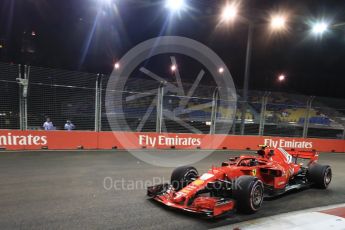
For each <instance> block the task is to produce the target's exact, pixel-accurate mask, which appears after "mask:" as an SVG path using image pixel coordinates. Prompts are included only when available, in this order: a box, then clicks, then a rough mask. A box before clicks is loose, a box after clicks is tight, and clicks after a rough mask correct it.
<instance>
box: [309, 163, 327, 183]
mask: <svg viewBox="0 0 345 230" xmlns="http://www.w3.org/2000/svg"><path fill="white" fill-rule="evenodd" d="M308 180H309V181H311V182H312V183H314V185H315V186H316V187H317V188H322V189H326V188H327V187H328V186H329V184H330V183H331V181H332V169H331V167H330V166H329V165H320V164H312V165H311V166H310V167H309V169H308Z"/></svg>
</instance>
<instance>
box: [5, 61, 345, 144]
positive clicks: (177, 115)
mask: <svg viewBox="0 0 345 230" xmlns="http://www.w3.org/2000/svg"><path fill="white" fill-rule="evenodd" d="M18 78H20V79H26V80H27V86H26V85H25V82H24V84H23V81H19V80H18ZM108 78H109V76H107V75H102V74H90V73H81V72H73V71H66V70H58V69H50V68H41V67H34V66H20V65H15V64H8V63H0V83H1V84H0V95H1V96H0V129H21V130H41V129H42V124H43V122H44V121H45V119H46V117H49V118H50V119H51V120H52V121H53V124H54V126H55V127H56V130H63V126H64V123H65V121H66V120H67V119H69V120H72V122H73V123H74V124H75V125H76V129H77V130H94V131H111V130H112V129H111V128H110V126H109V122H108V118H109V116H113V117H115V118H116V117H117V116H118V115H119V114H121V116H119V119H125V120H124V122H125V123H126V124H127V126H125V127H118V129H119V130H113V131H138V132H169V133H212V130H213V133H216V134H217V127H221V126H222V127H223V126H229V130H230V131H229V132H228V133H221V134H234V135H236V134H239V133H240V123H241V111H242V110H241V106H242V105H243V104H244V103H245V102H244V101H243V100H242V98H241V95H242V93H241V91H238V92H237V95H238V100H237V106H234V107H232V108H229V107H225V106H223V102H222V101H221V100H220V99H219V98H215V97H214V95H215V91H216V90H217V87H215V86H205V85H201V86H198V88H197V90H196V91H195V93H194V94H193V95H190V96H188V97H187V96H184V97H182V96H179V95H177V94H174V93H164V94H160V93H159V92H160V88H161V87H162V86H161V83H159V82H155V81H152V80H148V79H141V78H133V79H130V80H129V81H128V83H126V86H125V88H124V89H123V92H122V93H123V97H122V100H121V101H118V105H121V106H119V107H118V108H117V107H116V108H113V109H112V111H111V112H109V111H107V110H106V103H107V102H106V100H105V99H106V86H107V80H108ZM172 83H174V82H172ZM184 87H185V88H186V90H188V89H189V88H190V87H192V85H191V84H184ZM25 90H27V92H25ZM157 98H159V100H158V101H159V102H160V104H159V103H157ZM181 101H183V103H185V106H184V107H183V108H182V107H181V106H180V105H181ZM148 110H149V112H148ZM157 111H163V112H164V114H166V115H165V116H164V117H161V120H159V122H160V123H161V124H160V125H161V127H160V129H157V125H158V124H157V121H158V120H157V117H159V116H160V113H157ZM120 117H121V118H120ZM344 127H345V100H344V99H336V98H322V97H312V96H306V95H298V94H288V93H284V92H263V91H250V93H249V97H248V104H247V111H246V114H245V135H264V136H286V137H311V138H313V137H315V138H331V139H344V136H345V131H344V130H345V128H344Z"/></svg>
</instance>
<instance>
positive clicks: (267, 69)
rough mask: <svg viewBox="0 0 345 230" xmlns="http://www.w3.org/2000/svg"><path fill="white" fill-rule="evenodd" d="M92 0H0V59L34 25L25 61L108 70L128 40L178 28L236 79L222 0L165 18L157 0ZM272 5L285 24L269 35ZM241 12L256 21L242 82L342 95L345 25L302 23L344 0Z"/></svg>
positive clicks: (336, 16)
mask: <svg viewBox="0 0 345 230" xmlns="http://www.w3.org/2000/svg"><path fill="white" fill-rule="evenodd" d="M100 1H101V0H98V1H97V0H59V1H58V0H1V3H0V38H6V39H7V41H8V42H7V44H6V46H7V47H8V51H7V54H8V55H7V57H3V59H5V60H3V61H11V62H14V63H22V62H24V60H22V57H21V53H20V48H21V43H22V38H23V32H24V31H27V32H28V33H31V31H35V32H36V34H37V35H36V36H35V42H36V47H37V53H36V57H35V59H34V61H33V63H32V64H33V65H36V66H44V67H54V68H65V69H70V70H81V71H88V72H99V73H110V72H111V70H112V66H113V64H114V62H115V61H116V60H117V59H119V58H121V56H122V55H123V54H125V52H127V51H128V50H129V49H130V48H132V47H134V46H135V45H136V44H138V43H140V42H142V41H144V40H146V39H149V38H153V37H156V36H159V35H179V36H186V37H189V38H192V39H195V40H197V41H200V42H202V43H204V44H206V45H207V46H209V47H210V48H212V49H213V50H214V51H215V52H216V53H217V54H218V55H219V56H220V57H221V58H222V59H223V60H224V61H225V63H226V64H227V65H228V67H229V69H230V72H231V73H232V75H233V78H234V80H235V84H236V85H237V87H238V88H241V87H242V84H243V75H244V61H245V47H246V38H247V26H246V24H244V23H241V22H240V20H239V21H237V22H236V23H235V24H234V25H228V26H226V25H222V26H220V27H217V23H218V15H219V13H220V11H221V7H222V5H224V2H225V1H221V0H189V1H188V2H189V5H190V7H191V9H189V10H188V11H184V12H181V14H180V16H178V15H175V16H176V17H174V19H173V20H169V15H168V12H167V9H164V7H163V6H164V2H163V1H161V0H113V1H114V2H116V5H117V6H116V7H108V6H106V5H103V6H100V4H99V2H100ZM272 11H284V12H288V13H289V15H290V17H289V31H287V32H286V33H284V34H276V35H272V36H269V31H268V29H267V21H266V19H267V18H268V15H269V12H272ZM97 15H98V20H97V23H94V22H95V20H96V18H97ZM241 16H243V17H246V18H248V17H250V18H251V19H252V20H254V21H255V22H257V23H258V26H257V27H256V29H255V33H254V47H253V58H252V68H251V81H250V89H257V90H265V89H270V90H276V91H278V90H282V91H286V92H296V93H303V94H307V95H317V96H333V97H341V98H344V97H345V90H344V89H345V75H344V72H345V26H334V28H333V29H332V31H331V32H330V33H328V34H325V35H324V37H323V38H322V39H316V38H315V37H312V36H310V33H309V30H308V26H307V22H308V21H309V20H311V19H312V18H319V17H324V18H327V19H331V20H332V25H337V24H340V23H343V22H345V1H344V0H332V1H330V0H323V1H320V0H308V1H297V0H293V1H292V0H290V1H289V0H285V1H279V0H275V1H273V0H260V1H259V0H256V1H254V0H252V1H250V0H244V1H242V8H241ZM265 23H266V24H265ZM93 25H95V31H94V34H93V36H92V38H91V39H90V46H89V49H88V50H87V52H86V55H85V59H84V58H83V56H84V55H83V53H84V50H85V47H86V44H87V41H88V38H89V35H90V33H91V31H92V27H93ZM280 73H284V74H286V75H287V77H288V81H287V82H286V83H285V84H284V85H281V86H278V85H277V84H276V82H275V78H276V76H277V75H278V74H280Z"/></svg>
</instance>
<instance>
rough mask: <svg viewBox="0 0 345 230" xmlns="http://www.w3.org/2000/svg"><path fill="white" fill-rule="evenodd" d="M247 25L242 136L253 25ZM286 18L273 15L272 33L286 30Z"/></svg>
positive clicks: (251, 22) (242, 132) (271, 22)
mask: <svg viewBox="0 0 345 230" xmlns="http://www.w3.org/2000/svg"><path fill="white" fill-rule="evenodd" d="M246 22H247V24H248V39H247V50H246V64H245V72H244V83H243V95H242V99H243V104H242V106H241V128H240V134H241V135H244V129H245V120H246V113H247V104H248V89H249V78H250V64H251V56H252V43H253V32H254V27H255V24H254V22H253V21H251V20H246ZM286 22H287V18H286V16H284V15H274V16H272V17H271V20H270V25H271V29H272V30H273V31H282V30H284V29H286Z"/></svg>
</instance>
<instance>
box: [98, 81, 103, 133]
mask: <svg viewBox="0 0 345 230" xmlns="http://www.w3.org/2000/svg"><path fill="white" fill-rule="evenodd" d="M103 77H104V75H103V74H101V78H100V82H99V97H98V98H99V103H98V108H99V109H98V114H99V115H98V131H102V98H103V97H102V95H103V94H102V91H103Z"/></svg>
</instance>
